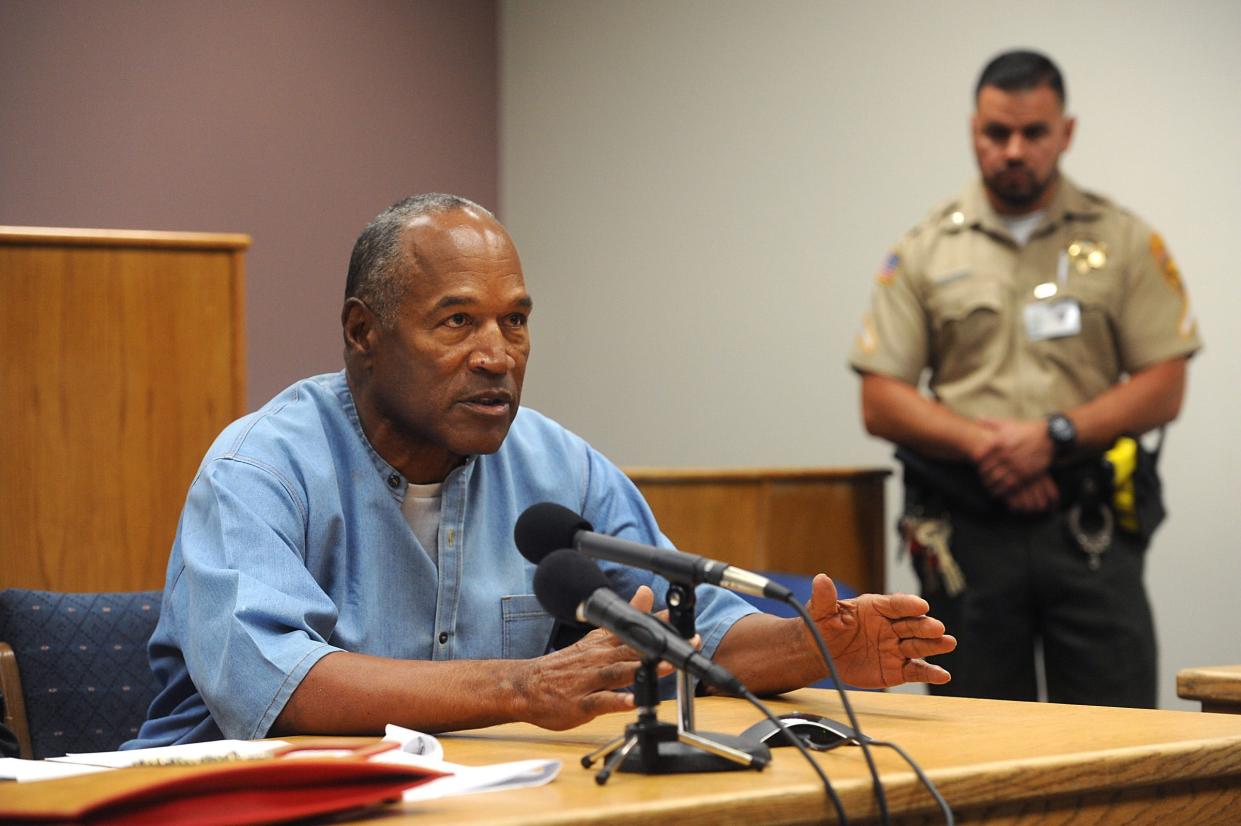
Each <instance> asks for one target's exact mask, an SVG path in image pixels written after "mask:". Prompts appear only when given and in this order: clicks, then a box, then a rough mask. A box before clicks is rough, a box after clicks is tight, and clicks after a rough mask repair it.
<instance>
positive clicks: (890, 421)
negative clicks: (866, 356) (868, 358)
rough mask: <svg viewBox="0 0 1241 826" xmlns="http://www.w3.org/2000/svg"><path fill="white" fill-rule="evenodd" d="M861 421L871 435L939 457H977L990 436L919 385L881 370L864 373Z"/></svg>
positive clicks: (974, 459)
mask: <svg viewBox="0 0 1241 826" xmlns="http://www.w3.org/2000/svg"><path fill="white" fill-rule="evenodd" d="M862 421H863V422H864V423H865V425H866V430H867V432H868V433H870V434H871V435H872V436H879V437H880V438H883V439H887V440H888V441H890V442H892V443H894V444H898V445H905V446H907V447H910V448H913V449H914V450H917V451H919V452H920V453H924V454H926V455H928V456H933V457H935V458H937V459H949V460H953V461H971V462H972V461H976V460H977V458H978V456H979V455H981V453H982V452H983V451H984V450H985V449H986V445H987V443H988V442H989V439H990V436H989V435H988V433H987V431H986V430H985V429H983V428H982V427H980V426H979V425H978V424H976V423H975V422H973V421H971V420H969V419H967V418H965V417H964V416H960V415H958V414H956V413H954V412H952V411H951V410H949V409H948V408H947V407H944V406H943V405H942V404H940V403H939V402H937V401H935V400H934V399H929V398H927V397H926V396H924V395H922V393H920V392H918V388H916V387H914V386H912V385H910V384H906V383H905V382H903V381H900V380H899V379H894V378H892V377H890V376H884V375H881V374H878V373H863V374H862Z"/></svg>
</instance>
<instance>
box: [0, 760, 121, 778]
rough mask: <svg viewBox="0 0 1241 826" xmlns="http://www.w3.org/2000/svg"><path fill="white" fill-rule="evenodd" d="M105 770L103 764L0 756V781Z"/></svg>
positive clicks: (63, 775)
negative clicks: (78, 764)
mask: <svg viewBox="0 0 1241 826" xmlns="http://www.w3.org/2000/svg"><path fill="white" fill-rule="evenodd" d="M102 771H107V769H106V768H104V767H103V766H75V765H72V764H69V763H52V762H49V761H47V760H21V759H19V758H16V757H0V781H4V780H16V781H17V782H18V783H28V782H30V781H31V780H56V779H57V778H61V777H73V776H74V775H75V774H91V773H93V772H102Z"/></svg>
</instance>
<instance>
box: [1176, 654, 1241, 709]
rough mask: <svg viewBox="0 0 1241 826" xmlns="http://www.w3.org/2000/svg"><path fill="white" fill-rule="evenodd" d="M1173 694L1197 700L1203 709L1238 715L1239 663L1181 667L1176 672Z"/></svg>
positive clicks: (1240, 706) (1240, 705)
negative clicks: (1174, 691) (1174, 692)
mask: <svg viewBox="0 0 1241 826" xmlns="http://www.w3.org/2000/svg"><path fill="white" fill-rule="evenodd" d="M1176 693H1177V696H1179V697H1181V698H1182V699H1185V700H1198V701H1199V702H1201V703H1202V710H1203V711H1220V712H1227V713H1230V714H1241V665H1213V666H1207V667H1205V668H1182V669H1181V670H1180V671H1178V672H1177V673H1176Z"/></svg>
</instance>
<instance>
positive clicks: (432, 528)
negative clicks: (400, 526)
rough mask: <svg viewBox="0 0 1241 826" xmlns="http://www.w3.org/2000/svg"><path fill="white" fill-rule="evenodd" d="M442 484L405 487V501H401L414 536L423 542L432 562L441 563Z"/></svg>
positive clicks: (403, 511)
mask: <svg viewBox="0 0 1241 826" xmlns="http://www.w3.org/2000/svg"><path fill="white" fill-rule="evenodd" d="M442 487H443V485H442V484H440V483H438V482H437V483H436V484H434V485H415V484H410V485H409V486H408V487H407V488H406V489H405V501H403V502H401V513H402V514H403V515H404V516H405V521H406V522H407V523H408V524H409V527H410V528H411V529H412V530H413V532H414V536H416V537H418V541H419V542H420V543H422V549H423V550H424V551H426V552H427V556H429V557H431V562H432V563H434V564H435V565H437V566H438V565H439V558H440V541H439V538H440V489H441V488H442Z"/></svg>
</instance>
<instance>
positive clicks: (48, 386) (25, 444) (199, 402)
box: [0, 227, 249, 591]
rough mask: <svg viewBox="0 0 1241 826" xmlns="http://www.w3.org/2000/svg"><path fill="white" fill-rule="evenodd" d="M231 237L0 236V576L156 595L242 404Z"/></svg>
mask: <svg viewBox="0 0 1241 826" xmlns="http://www.w3.org/2000/svg"><path fill="white" fill-rule="evenodd" d="M248 244H249V238H248V237H246V236H244V235H214V234H205V233H156V232H122V231H115V230H112V231H105V230H62V229H47V230H44V229H33V228H18V227H0V279H2V281H3V290H4V296H5V300H4V301H3V302H2V303H0V358H2V359H3V361H2V363H0V387H3V395H2V396H0V421H2V422H3V423H4V426H3V428H2V429H0V583H2V584H3V585H6V586H16V587H26V588H46V589H49V590H58V591H112V590H140V589H150V588H160V587H162V586H163V580H164V568H165V565H166V563H167V559H168V550H169V548H170V546H171V543H172V538H173V534H174V532H175V528H176V523H177V517H178V515H179V513H180V511H181V506H182V504H183V502H184V500H185V492H186V489H187V488H188V486H189V483H190V481H191V479H192V478H193V475H194V472H195V470H196V469H197V466H198V462H199V461H200V460H201V458H202V455H203V452H204V451H205V450H206V448H207V446H208V445H209V444H210V443H211V440H212V439H213V438H214V437H215V436H216V435H217V434H218V432H219V431H220V429H221V428H222V427H223V426H224V425H225V424H227V423H228V422H229V421H231V420H232V419H233V418H235V417H236V416H238V415H240V414H241V413H242V412H243V410H244V406H245V364H244V359H245V352H244V309H243V307H244V304H243V301H244V299H243V290H244V270H243V255H244V250H245V249H246V247H247V246H248Z"/></svg>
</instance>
